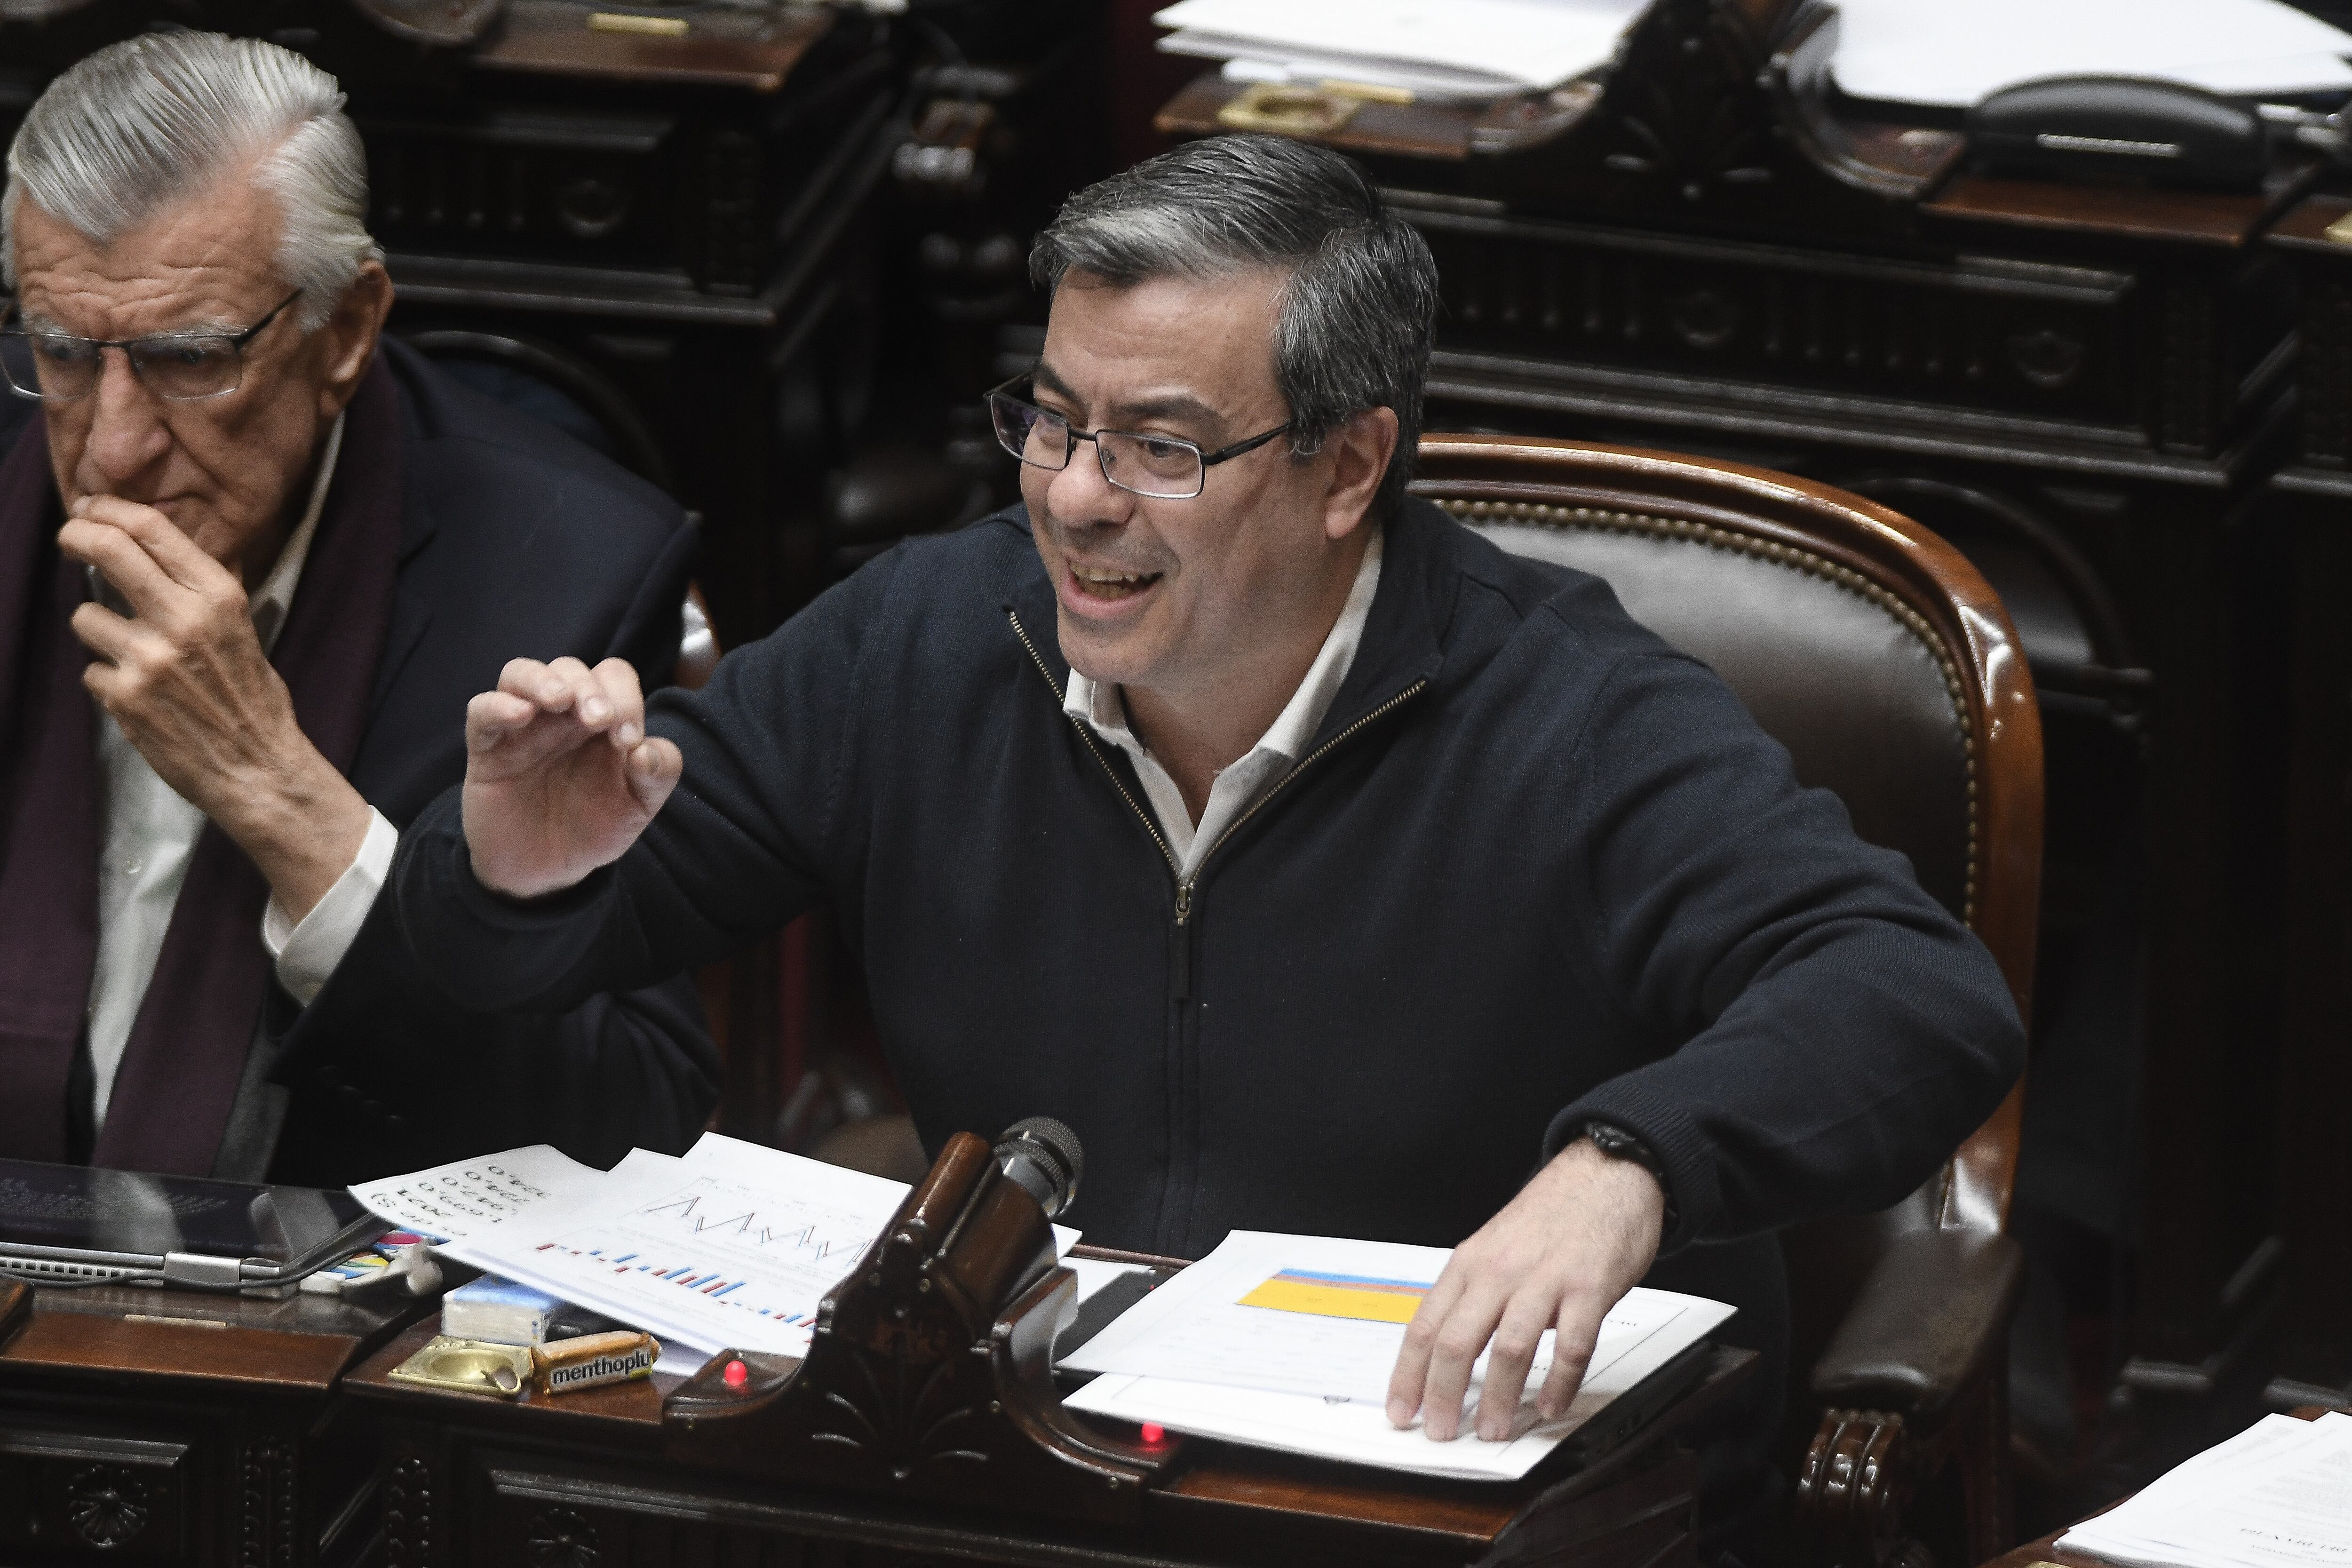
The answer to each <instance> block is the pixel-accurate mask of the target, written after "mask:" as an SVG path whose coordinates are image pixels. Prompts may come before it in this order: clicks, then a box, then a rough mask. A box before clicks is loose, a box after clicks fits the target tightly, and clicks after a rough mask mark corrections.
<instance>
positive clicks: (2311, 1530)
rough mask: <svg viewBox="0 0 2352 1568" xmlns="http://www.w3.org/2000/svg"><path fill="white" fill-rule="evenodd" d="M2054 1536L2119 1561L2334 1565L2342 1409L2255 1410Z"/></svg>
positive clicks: (2350, 1450) (2346, 1453) (2349, 1543)
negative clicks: (2235, 1428)
mask: <svg viewBox="0 0 2352 1568" xmlns="http://www.w3.org/2000/svg"><path fill="white" fill-rule="evenodd" d="M2058 1544H2059V1545H2060V1546H2062V1547H2065V1548H2067V1549H2069V1550H2072V1551H2077V1552H2089V1553H2092V1554H2094V1555H2095V1556H2098V1557H2102V1558H2105V1559H2106V1560H2108V1561H2110V1562H2114V1563H2121V1564H2124V1565H2125V1568H2344V1565H2345V1564H2347V1563H2352V1416H2345V1415H2336V1414H2333V1413H2330V1414H2329V1415H2323V1416H2321V1417H2320V1418H2319V1419H2318V1420H2317V1421H2297V1420H2295V1419H2294V1418H2293V1417H2291V1416H2285V1415H2270V1416H2265V1417H2264V1418H2263V1420H2262V1421H2260V1422H2258V1423H2256V1424H2255V1425H2254V1426H2251V1427H2249V1428H2247V1429H2246V1430H2245V1431H2244V1432H2242V1433H2240V1434H2239V1435H2238V1436H2235V1437H2233V1438H2231V1439H2230V1441H2228V1442H2226V1443H2223V1444H2221V1445H2219V1446H2217V1447H2213V1448H2209V1449H2207V1450H2206V1451H2205V1452H2204V1453H2202V1454H2200V1455H2198V1456H2197V1457H2196V1458H2192V1459H2190V1460H2189V1461H2188V1462H2186V1463H2185V1464H2182V1465H2179V1466H2178V1467H2176V1468H2173V1469H2172V1470H2170V1471H2168V1472H2167V1473H2166V1474H2165V1475H2163V1476H2161V1477H2159V1478H2158V1479H2157V1480H2156V1482H2155V1483H2154V1484H2153V1485H2151V1486H2149V1487H2147V1489H2144V1490H2142V1491H2141V1492H2139V1493H2138V1494H2137V1495H2136V1496H2134V1497H2133V1498H2131V1499H2130V1500H2127V1501H2126V1502H2125V1503H2124V1504H2123V1505H2122V1506H2120V1507H2118V1508H2116V1509H2114V1510H2111V1511H2109V1512H2107V1513H2105V1514H2102V1515H2100V1516H2099V1517H2098V1518H2096V1519H2094V1520H2089V1521H2085V1522H2084V1523H2082V1524H2078V1525H2076V1526H2075V1527H2074V1529H2072V1530H2070V1531H2067V1532H2066V1533H2065V1535H2064V1536H2063V1537H2062V1538H2061V1539H2060V1541H2059V1542H2058Z"/></svg>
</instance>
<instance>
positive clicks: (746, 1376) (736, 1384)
mask: <svg viewBox="0 0 2352 1568" xmlns="http://www.w3.org/2000/svg"><path fill="white" fill-rule="evenodd" d="M719 1381H720V1382H721V1383H724V1384H726V1385H727V1386H728V1387H730V1388H740V1387H742V1386H743V1385H744V1384H747V1383H749V1382H751V1368H750V1367H748V1366H745V1365H744V1364H743V1363H741V1362H740V1361H730V1362H729V1363H727V1370H726V1371H725V1372H722V1373H719Z"/></svg>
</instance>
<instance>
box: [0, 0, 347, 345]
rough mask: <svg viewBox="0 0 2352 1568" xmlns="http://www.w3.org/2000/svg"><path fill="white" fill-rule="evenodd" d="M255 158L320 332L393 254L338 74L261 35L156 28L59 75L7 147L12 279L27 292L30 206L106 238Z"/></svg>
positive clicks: (284, 268) (284, 272)
mask: <svg viewBox="0 0 2352 1568" xmlns="http://www.w3.org/2000/svg"><path fill="white" fill-rule="evenodd" d="M248 161H253V162H255V168H254V171H253V182H254V184H256V185H257V186H258V187H260V188H261V189H263V190H265V191H268V193H269V194H270V195H274V196H276V197H277V198H278V208H279V211H280V212H281V214H282V215H283V217H284V224H283V227H282V229H281V231H280V233H279V235H278V254H277V256H276V258H274V264H275V267H276V269H277V271H278V276H279V278H280V279H283V280H284V281H285V283H286V286H287V287H288V288H289V289H301V290H302V300H301V303H300V305H299V309H298V310H297V312H296V314H297V319H298V320H299V322H300V323H301V327H302V330H303V331H306V332H308V331H316V330H317V329H318V328H319V327H320V326H322V325H324V324H325V322H326V321H327V319H328V318H329V317H330V316H331V315H333V314H334V311H335V307H336V305H337V304H339V303H340V302H341V300H342V298H343V295H344V294H345V293H346V292H347V291H348V290H349V289H351V286H352V282H353V281H354V280H356V279H358V277H359V275H360V268H361V267H362V265H363V264H365V263H367V262H369V261H381V260H383V247H380V246H378V245H377V244H376V242H375V241H374V239H373V237H370V236H369V234H368V231H367V203H368V194H367V153H366V152H365V150H364V149H362V146H361V145H360V133H359V130H358V128H357V127H355V126H354V125H352V121H351V117H350V116H349V115H347V114H345V113H344V112H343V94H342V89H341V88H340V87H338V86H337V85H336V82H335V79H334V78H333V77H331V76H329V75H328V74H327V73H326V72H325V71H322V70H320V68H318V67H316V66H314V65H312V64H311V63H310V61H308V60H306V59H304V58H302V57H301V56H299V55H298V54H295V53H294V52H292V51H291V50H289V49H281V48H279V47H278V46H277V45H275V44H266V43H263V42H261V41H260V40H258V39H256V38H227V37H222V36H221V35H219V34H217V33H149V34H146V35H144V36H142V37H136V38H130V39H126V40H124V41H123V42H121V43H119V44H115V45H112V46H111V47H107V48H103V49H100V50H99V51H98V52H97V53H96V54H94V55H91V56H89V58H87V59H84V60H81V61H80V62H79V63H78V64H76V65H75V66H74V67H73V68H71V69H69V70H68V71H67V72H66V73H65V74H64V75H62V76H60V77H58V79H57V80H55V81H53V82H51V83H50V84H49V87H48V90H47V91H46V92H44V93H42V94H41V96H40V99H39V100H38V101H37V102H36V103H35V104H34V105H33V109H32V112H31V113H29V114H27V115H26V117H25V124H24V128H23V129H22V130H20V131H18V132H16V141H15V142H13V143H12V144H11V145H10V146H9V148H8V189H7V193H6V195H5V199H0V281H5V282H6V283H7V285H8V286H9V287H10V288H11V289H14V288H15V287H16V233H15V228H16V208H17V205H18V204H19V203H22V202H28V201H29V202H31V203H32V204H33V205H35V206H37V207H39V208H40V209H41V211H43V212H44V213H47V215H48V216H50V217H53V218H55V219H56V220H57V221H58V222H59V223H62V224H66V225H68V226H70V227H72V228H74V229H75V230H77V231H78V232H79V233H80V234H82V235H84V236H86V237H89V239H90V240H91V242H93V243H94V244H97V245H100V246H106V245H110V244H112V243H113V242H114V240H115V238H116V237H119V236H121V235H123V234H127V233H129V232H130V231H131V230H132V229H135V228H137V227H138V226H140V225H142V224H143V223H145V222H146V221H147V220H148V219H150V218H152V217H154V216H156V215H157V214H159V213H161V212H163V210H164V209H165V208H166V207H169V206H170V205H172V204H173V203H174V202H177V201H180V200H182V199H184V197H186V196H188V195H192V194H194V193H196V192H200V191H202V190H204V189H205V187H207V186H208V185H210V184H213V183H214V182H215V180H218V179H219V178H221V177H222V176H223V175H225V174H227V173H229V172H230V171H231V170H232V169H235V168H236V167H237V166H238V165H239V164H241V163H247V162H248Z"/></svg>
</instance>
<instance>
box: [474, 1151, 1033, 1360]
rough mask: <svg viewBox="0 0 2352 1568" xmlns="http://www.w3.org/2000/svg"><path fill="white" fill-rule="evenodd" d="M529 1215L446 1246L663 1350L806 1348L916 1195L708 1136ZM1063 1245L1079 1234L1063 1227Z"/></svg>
mask: <svg viewBox="0 0 2352 1568" xmlns="http://www.w3.org/2000/svg"><path fill="white" fill-rule="evenodd" d="M588 1175H589V1176H590V1177H593V1180H583V1181H581V1182H580V1183H578V1184H576V1185H575V1186H572V1187H571V1188H569V1189H568V1190H566V1191H565V1192H564V1193H563V1194H562V1195H561V1197H560V1198H559V1199H556V1200H553V1201H550V1202H547V1203H545V1204H542V1205H538V1206H534V1207H532V1208H531V1209H530V1210H529V1211H528V1217H518V1218H516V1219H512V1220H509V1222H508V1223H506V1224H504V1225H502V1226H499V1227H498V1228H497V1229H496V1230H494V1231H488V1232H484V1233H481V1234H478V1235H475V1236H471V1237H467V1238H466V1239H465V1240H463V1241H459V1242H456V1243H453V1244H451V1245H450V1246H447V1247H443V1248H442V1250H443V1251H445V1252H446V1253H448V1254H449V1255H450V1256H452V1257H454V1258H457V1260H458V1261H459V1262H461V1263H470V1264H472V1265H473V1266H474V1267H475V1268H483V1269H488V1271H489V1272H491V1273H493V1274H502V1275H504V1276H506V1277H507V1278H508V1279H518V1280H520V1281H521V1282H522V1283H524V1284H526V1285H529V1286H531V1287H532V1288H534V1289H540V1290H545V1291H547V1292H548V1293H549V1294H550V1295H553V1296H560V1297H562V1299H563V1300H567V1301H575V1302H577V1303H579V1304H580V1305H581V1306H583V1307H587V1308H590V1309H592V1310H595V1311H599V1312H602V1313H604V1315H605V1316H607V1317H609V1318H614V1319H618V1320H619V1321H622V1322H625V1323H628V1324H631V1325H633V1326H635V1327H636V1328H641V1329H645V1330H646V1331H650V1332H651V1333H653V1334H654V1335H656V1337H657V1338H659V1339H660V1340H661V1341H662V1342H664V1343H665V1344H667V1345H671V1346H675V1347H678V1348H683V1349H686V1350H689V1351H699V1352H702V1353H703V1354H705V1355H709V1354H710V1353H711V1352H715V1351H720V1350H729V1349H733V1350H751V1351H773V1352H779V1353H782V1354H784V1355H801V1354H803V1353H805V1352H807V1350H808V1342H809V1324H810V1323H811V1321H814V1318H815V1316H816V1308H817V1302H818V1300H821V1299H822V1298H823V1297H824V1293H825V1292H826V1291H827V1290H830V1289H833V1287H834V1286H835V1284H836V1283H838V1282H839V1281H840V1279H841V1278H842V1276H843V1275H845V1274H846V1273H848V1272H849V1270H850V1269H851V1268H853V1267H855V1266H856V1262H857V1260H858V1258H860V1257H862V1256H863V1255H864V1254H865V1251H866V1247H868V1246H869V1245H870V1244H871V1243H872V1242H873V1240H874V1238H875V1237H877V1236H879V1235H880V1234H881V1233H882V1227H883V1226H886V1225H887V1224H888V1223H889V1222H890V1216H891V1215H894V1214H896V1213H897V1212H898V1205H899V1204H900V1203H901V1202H902V1201H903V1200H904V1199H905V1198H906V1195H907V1192H908V1188H907V1185H906V1184H905V1183H903V1182H893V1181H890V1180H887V1178H884V1177H881V1176H868V1175H865V1174H863V1173H859V1172H856V1171H845V1170H843V1169H842V1168H841V1167H840V1166H838V1165H828V1164H825V1163H822V1162H820V1161H816V1160H807V1159H803V1158H802V1157H801V1156H800V1155H798V1154H787V1153H785V1152H782V1150H778V1149H770V1148H766V1147H763V1146H762V1145H761V1144H757V1143H746V1142H741V1141H740V1140H738V1139H734V1138H727V1137H722V1136H720V1135H719V1133H716V1132H706V1133H704V1134H703V1135H702V1141H701V1142H698V1143H697V1144H696V1145H695V1146H694V1147H693V1148H691V1149H689V1150H688V1151H687V1152H686V1153H685V1154H684V1155H683V1156H681V1157H679V1158H677V1159H672V1158H670V1157H669V1156H667V1155H666V1154H655V1153H651V1152H647V1151H646V1150H643V1149H637V1150H633V1151H631V1152H630V1153H629V1155H628V1157H627V1158H626V1159H625V1160H623V1161H622V1162H621V1163H619V1164H617V1165H615V1166H614V1167H613V1169H612V1170H610V1171H605V1172H590V1173H588ZM1054 1238H1055V1251H1056V1252H1060V1253H1066V1252H1067V1251H1069V1249H1070V1247H1071V1246H1072V1244H1074V1243H1075V1242H1076V1240H1077V1239H1078V1233H1077V1232H1076V1231H1075V1230H1070V1229H1068V1228H1066V1227H1065V1226H1055V1227H1054Z"/></svg>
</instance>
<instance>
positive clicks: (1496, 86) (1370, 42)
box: [1151, 0, 1643, 99]
mask: <svg viewBox="0 0 2352 1568" xmlns="http://www.w3.org/2000/svg"><path fill="white" fill-rule="evenodd" d="M1642 11H1643V0H1181V4H1179V5H1171V6H1170V7H1169V8H1168V9H1166V10H1164V11H1161V12H1160V13H1159V14H1158V15H1156V16H1153V17H1152V18H1151V19H1152V20H1153V21H1154V22H1156V23H1158V24H1159V25H1160V26H1163V27H1173V28H1175V29H1176V32H1175V34H1174V36H1173V37H1166V38H1162V39H1161V40H1160V47H1161V48H1163V49H1166V50H1167V51H1168V52H1170V53H1171V54H1179V55H1202V56H1206V57H1207V58H1211V59H1221V60H1234V61H1243V62H1247V63H1248V64H1249V65H1252V66H1255V67H1256V69H1255V70H1251V71H1248V72H1247V73H1246V74H1249V75H1251V76H1254V77H1255V78H1256V79H1260V80H1282V79H1288V80H1293V81H1302V82H1313V81H1318V80H1324V79H1338V80H1343V81H1352V82H1370V83H1373V84H1375V85H1378V86H1382V87H1398V88H1403V89H1407V90H1408V91H1411V92H1413V93H1416V94H1418V95H1420V96H1422V97H1424V98H1437V99H1480V98H1498V97H1501V96H1502V95H1503V94H1505V93H1512V92H1529V91H1538V90H1541V89H1548V88H1553V87H1557V86H1559V84H1560V83H1561V82H1564V81H1567V80H1568V79H1570V78H1572V77H1578V76H1582V75H1583V74H1584V73H1585V72H1587V71H1589V70H1591V69H1592V68H1595V67H1597V66H1601V65H1604V64H1606V63H1607V62H1608V59H1609V57H1610V55H1611V54H1612V52H1613V51H1614V50H1615V49H1616V47H1617V39H1618V37H1619V36H1620V35H1622V33H1623V32H1624V31H1625V27H1626V25H1627V24H1628V23H1630V22H1632V21H1633V18H1634V17H1636V16H1640V15H1641V14H1642Z"/></svg>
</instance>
